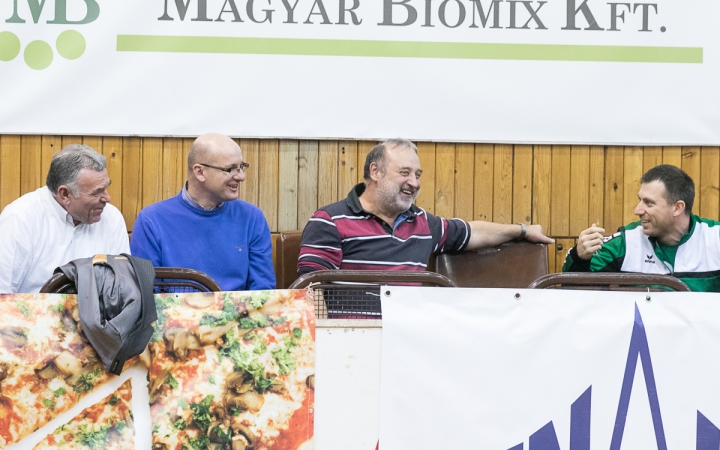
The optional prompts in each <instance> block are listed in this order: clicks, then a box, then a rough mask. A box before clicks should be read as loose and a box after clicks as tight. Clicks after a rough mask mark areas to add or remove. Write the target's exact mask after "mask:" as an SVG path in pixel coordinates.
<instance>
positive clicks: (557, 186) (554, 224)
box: [550, 145, 570, 236]
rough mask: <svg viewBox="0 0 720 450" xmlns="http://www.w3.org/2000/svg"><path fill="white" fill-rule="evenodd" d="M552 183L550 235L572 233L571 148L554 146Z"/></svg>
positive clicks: (567, 234)
mask: <svg viewBox="0 0 720 450" xmlns="http://www.w3.org/2000/svg"><path fill="white" fill-rule="evenodd" d="M551 172H552V182H551V186H550V194H551V197H550V198H551V205H550V234H551V235H552V236H569V233H570V146H569V145H553V146H552V167H551Z"/></svg>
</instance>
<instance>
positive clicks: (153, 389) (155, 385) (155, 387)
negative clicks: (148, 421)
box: [148, 370, 169, 405]
mask: <svg viewBox="0 0 720 450" xmlns="http://www.w3.org/2000/svg"><path fill="white" fill-rule="evenodd" d="M168 373H169V372H168V371H167V370H163V371H162V372H160V373H159V374H158V375H157V376H156V377H155V378H153V380H152V383H150V390H149V392H148V395H149V397H150V404H151V405H152V404H153V403H155V400H157V395H158V393H159V392H160V388H161V387H162V386H163V384H165V380H166V379H167V376H168Z"/></svg>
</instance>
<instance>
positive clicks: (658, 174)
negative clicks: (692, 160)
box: [640, 164, 695, 216]
mask: <svg viewBox="0 0 720 450" xmlns="http://www.w3.org/2000/svg"><path fill="white" fill-rule="evenodd" d="M653 181H660V182H662V184H664V185H665V196H664V197H665V200H667V201H668V203H675V202H677V201H678V200H682V201H683V202H685V213H686V214H687V215H688V216H689V215H690V214H692V207H693V203H695V183H694V182H693V180H692V178H690V176H689V175H688V174H686V173H685V172H683V170H682V169H680V168H678V167H675V166H671V165H670V164H661V165H659V166H655V167H653V168H652V169H650V170H648V171H647V172H645V175H643V176H642V178H641V179H640V183H641V184H646V183H651V182H653Z"/></svg>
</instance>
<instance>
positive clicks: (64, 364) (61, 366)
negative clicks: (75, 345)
mask: <svg viewBox="0 0 720 450" xmlns="http://www.w3.org/2000/svg"><path fill="white" fill-rule="evenodd" d="M54 364H55V367H56V368H57V370H58V371H59V372H60V373H62V374H63V375H75V374H80V373H81V372H82V367H83V366H82V362H80V360H79V359H77V358H76V357H75V355H73V354H72V353H70V352H69V351H67V350H64V351H63V352H62V353H60V354H59V355H58V356H57V358H55V361H54Z"/></svg>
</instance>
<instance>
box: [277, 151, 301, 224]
mask: <svg viewBox="0 0 720 450" xmlns="http://www.w3.org/2000/svg"><path fill="white" fill-rule="evenodd" d="M299 151H300V143H299V142H298V141H297V140H288V139H283V140H281V141H280V160H279V167H278V170H279V176H280V178H279V180H280V183H279V186H278V191H279V192H278V230H277V231H288V230H297V229H298V157H299Z"/></svg>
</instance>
